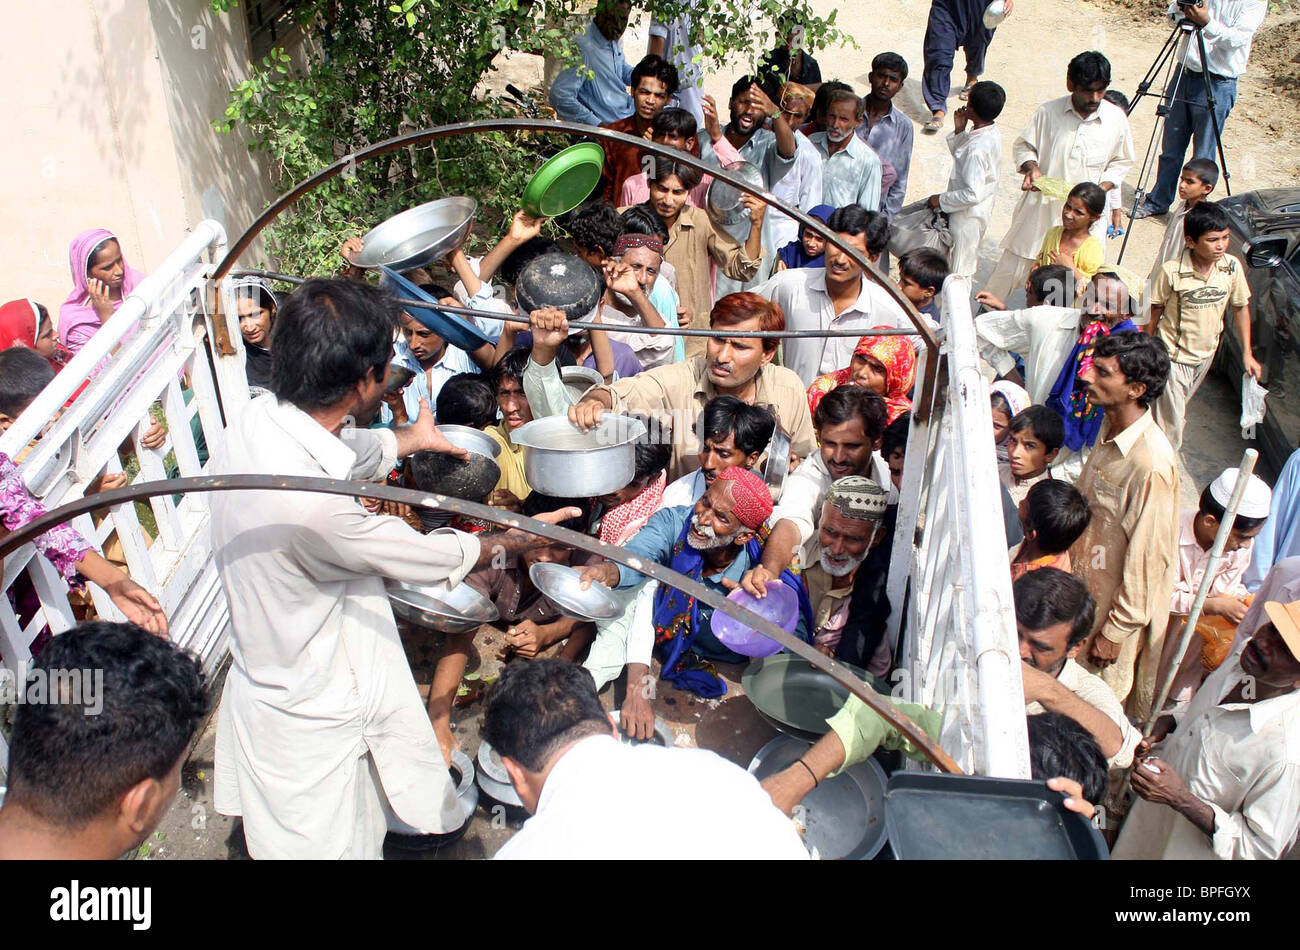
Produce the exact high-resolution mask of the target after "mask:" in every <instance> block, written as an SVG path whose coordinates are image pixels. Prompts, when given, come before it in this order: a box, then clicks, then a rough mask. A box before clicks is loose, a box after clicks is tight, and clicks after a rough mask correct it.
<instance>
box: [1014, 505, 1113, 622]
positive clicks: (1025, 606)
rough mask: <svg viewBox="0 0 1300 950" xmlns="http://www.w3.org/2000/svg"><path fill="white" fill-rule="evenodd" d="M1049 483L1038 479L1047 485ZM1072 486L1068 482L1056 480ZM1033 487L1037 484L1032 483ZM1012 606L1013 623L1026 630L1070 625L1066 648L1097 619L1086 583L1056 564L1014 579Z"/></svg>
mask: <svg viewBox="0 0 1300 950" xmlns="http://www.w3.org/2000/svg"><path fill="white" fill-rule="evenodd" d="M1051 483H1052V482H1051V481H1050V480H1049V481H1045V482H1039V483H1038V484H1039V485H1048V484H1051ZM1056 484H1058V485H1065V486H1066V487H1067V488H1072V489H1073V488H1074V486H1073V485H1070V484H1069V483H1068V482H1056ZM1034 487H1035V488H1037V487H1038V485H1035V486H1034ZM1011 593H1012V599H1013V600H1014V601H1015V607H1016V623H1018V624H1020V626H1022V627H1024V628H1025V629H1026V630H1046V629H1047V628H1048V627H1054V626H1056V625H1057V624H1058V623H1068V624H1069V625H1070V638H1069V640H1068V641H1067V642H1066V646H1067V647H1072V646H1074V645H1075V644H1076V643H1082V642H1083V639H1084V637H1086V636H1087V635H1088V634H1090V633H1091V632H1092V625H1093V623H1094V622H1095V621H1096V619H1097V602H1096V601H1095V600H1093V597H1092V594H1091V593H1090V592H1089V591H1088V585H1087V584H1085V583H1084V582H1083V581H1081V580H1079V578H1077V577H1075V576H1074V575H1073V574H1071V573H1070V572H1069V571H1063V570H1061V569H1060V568H1058V567H1040V568H1039V569H1038V570H1036V571H1030V572H1029V573H1028V574H1024V575H1022V576H1021V577H1019V578H1017V579H1016V582H1015V583H1014V584H1013V585H1011Z"/></svg>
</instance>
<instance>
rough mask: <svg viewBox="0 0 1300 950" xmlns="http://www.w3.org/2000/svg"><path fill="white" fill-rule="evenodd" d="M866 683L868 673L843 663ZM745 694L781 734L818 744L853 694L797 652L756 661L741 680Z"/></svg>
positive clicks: (746, 670) (748, 667) (747, 668)
mask: <svg viewBox="0 0 1300 950" xmlns="http://www.w3.org/2000/svg"><path fill="white" fill-rule="evenodd" d="M841 665H843V666H845V667H848V669H850V670H852V671H853V673H854V674H855V675H856V676H857V677H858V678H859V679H862V680H864V681H868V682H869V680H868V677H867V673H866V671H865V670H860V669H858V668H857V667H856V666H852V665H851V664H848V663H843V664H841ZM741 685H742V686H743V687H744V690H745V695H746V696H748V697H749V701H750V702H752V703H753V704H754V708H755V709H757V710H758V713H759V715H760V716H762V717H763V718H764V719H766V720H767V721H768V722H769V723H770V724H771V725H772V727H773V728H774V729H776V730H777V731H778V732H784V733H785V734H786V735H788V736H794V737H795V738H796V739H805V740H807V741H808V742H816V741H817V740H818V739H820V738H821V737H822V736H823V735H825V733H826V731H827V729H828V728H829V727H828V726H827V725H826V720H827V719H829V718H830V717H831V716H833V715H835V714H836V713H837V712H839V710H840V707H841V706H843V705H844V704H845V703H846V702H848V699H849V691H848V690H847V689H845V688H844V687H843V686H841V685H840V684H839V683H837V682H835V680H833V679H831V677H830V675H829V674H827V673H824V672H822V671H821V670H819V669H817V667H815V666H813V665H812V664H811V663H809V662H808V661H807V660H805V659H804V658H803V657H800V656H796V655H795V654H793V653H778V654H777V655H776V656H769V657H764V658H763V659H761V660H755V661H754V662H753V663H751V664H749V666H747V667H745V672H744V674H743V676H742V677H741Z"/></svg>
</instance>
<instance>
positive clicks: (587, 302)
mask: <svg viewBox="0 0 1300 950" xmlns="http://www.w3.org/2000/svg"><path fill="white" fill-rule="evenodd" d="M604 293H605V277H604V275H603V274H601V273H600V272H599V271H597V270H596V269H595V268H594V267H592V266H591V265H590V264H588V263H587V262H586V261H584V260H583V259H582V258H581V257H578V256H577V255H576V254H566V253H564V252H563V251H548V252H547V253H545V254H543V255H541V256H540V257H535V258H533V259H532V260H531V261H529V262H528V263H527V264H525V265H524V268H523V270H521V271H520V272H519V278H518V279H517V280H516V281H515V302H516V303H518V304H519V311H520V313H525V314H528V313H532V312H533V311H534V310H541V309H542V308H544V307H555V308H556V309H559V310H563V311H564V315H565V317H567V318H568V319H570V320H583V319H586V318H588V317H590V316H591V315H592V314H593V313H594V312H595V310H596V308H597V307H598V306H599V305H600V298H601V296H602V295H603V294H604Z"/></svg>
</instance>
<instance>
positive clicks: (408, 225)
mask: <svg viewBox="0 0 1300 950" xmlns="http://www.w3.org/2000/svg"><path fill="white" fill-rule="evenodd" d="M477 211H478V202H477V201H475V200H474V199H473V198H460V197H454V198H439V199H438V200H437V201H428V202H425V203H424V204H422V205H416V206H415V207H414V208H410V209H408V210H406V211H403V212H402V213H401V214H395V215H393V216H392V217H391V218H389V219H388V220H387V221H385V222H383V223H382V224H380V225H379V226H378V227H376V228H374V229H373V230H371V231H370V233H369V234H367V235H366V236H365V237H364V238H362V248H361V253H360V254H358V255H357V256H356V257H355V258H353V263H355V264H356V265H357V266H358V267H378V266H379V265H381V264H382V265H384V266H385V267H391V268H392V269H393V270H395V271H406V270H411V269H412V268H415V267H425V266H427V265H429V264H432V263H433V262H434V261H437V260H441V259H442V258H444V257H446V256H447V255H448V254H450V253H451V252H452V251H454V250H456V248H458V247H460V246H461V245H462V244H464V243H465V238H466V237H468V236H469V231H470V228H471V227H473V224H474V214H475V212H477Z"/></svg>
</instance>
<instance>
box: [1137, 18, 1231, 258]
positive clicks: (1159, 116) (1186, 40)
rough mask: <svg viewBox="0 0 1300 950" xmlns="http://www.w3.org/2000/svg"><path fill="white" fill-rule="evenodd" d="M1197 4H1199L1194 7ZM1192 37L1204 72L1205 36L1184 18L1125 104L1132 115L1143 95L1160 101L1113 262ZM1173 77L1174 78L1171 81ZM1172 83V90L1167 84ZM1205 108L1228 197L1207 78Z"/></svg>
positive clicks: (1142, 191) (1154, 157) (1154, 161)
mask: <svg viewBox="0 0 1300 950" xmlns="http://www.w3.org/2000/svg"><path fill="white" fill-rule="evenodd" d="M1198 5H1199V4H1198ZM1193 36H1194V37H1196V47H1197V50H1198V51H1199V52H1200V55H1201V69H1202V71H1204V70H1205V69H1206V65H1205V64H1206V56H1205V37H1204V36H1203V35H1201V27H1199V26H1197V25H1196V24H1195V23H1192V22H1191V21H1189V20H1187V19H1180V20H1179V21H1178V22H1177V23H1176V24H1175V25H1174V28H1173V30H1172V32H1170V34H1169V36H1168V38H1167V39H1166V40H1165V44H1164V46H1162V47H1161V48H1160V52H1158V53H1157V54H1156V58H1155V61H1154V62H1153V63H1152V64H1151V68H1150V69H1148V70H1147V74H1146V77H1145V78H1143V80H1142V81H1141V82H1140V83H1138V88H1137V92H1136V93H1135V94H1134V96H1133V101H1132V102H1130V103H1129V107H1128V114H1129V115H1132V114H1133V110H1134V109H1136V108H1137V105H1138V103H1139V102H1141V101H1142V99H1143V97H1145V96H1155V97H1156V98H1158V99H1159V100H1160V105H1158V106H1157V107H1156V121H1155V124H1154V125H1153V126H1152V127H1151V141H1150V142H1148V143H1147V151H1146V155H1145V156H1143V158H1142V170H1141V172H1140V173H1139V174H1138V187H1137V188H1136V189H1135V191H1134V195H1133V207H1132V208H1130V209H1129V212H1128V220H1129V226H1128V230H1127V231H1125V232H1124V243H1123V244H1121V245H1120V248H1119V257H1118V258H1117V260H1116V263H1121V262H1123V260H1124V251H1125V250H1127V249H1128V239H1129V238H1130V237H1131V236H1132V234H1133V216H1134V214H1136V212H1137V209H1138V205H1140V204H1141V203H1142V202H1143V200H1144V199H1145V198H1146V196H1147V191H1146V188H1145V183H1146V180H1147V177H1148V176H1149V175H1150V172H1151V170H1152V166H1153V165H1154V166H1156V167H1157V168H1158V166H1159V156H1160V152H1158V151H1156V143H1157V139H1160V140H1161V148H1163V138H1164V136H1163V135H1162V134H1161V133H1162V132H1163V130H1164V126H1165V123H1166V122H1167V121H1168V116H1169V112H1170V109H1171V108H1172V106H1173V104H1174V102H1176V101H1177V98H1178V90H1179V88H1180V87H1181V86H1182V84H1183V79H1184V78H1185V77H1186V75H1187V70H1186V68H1185V67H1184V65H1183V61H1184V59H1185V58H1186V55H1187V47H1188V45H1189V44H1190V43H1191V41H1192V37H1193ZM1161 73H1163V74H1164V79H1163V81H1162V83H1161V86H1160V89H1161V91H1159V92H1153V91H1152V89H1151V87H1152V86H1153V85H1154V83H1155V80H1156V78H1157V77H1158V76H1160V75H1161ZM1175 77H1177V78H1176V79H1175ZM1171 83H1172V87H1171V85H1170V84H1171ZM1205 109H1206V111H1207V112H1208V113H1209V115H1210V129H1211V131H1212V132H1213V133H1214V147H1215V149H1216V150H1217V153H1218V157H1219V172H1220V174H1221V175H1222V177H1223V189H1224V191H1225V192H1226V193H1227V194H1229V195H1231V194H1232V186H1231V184H1230V182H1231V178H1232V176H1231V175H1229V174H1228V162H1227V159H1226V158H1225V156H1224V152H1223V136H1222V134H1221V132H1220V129H1219V115H1218V113H1217V112H1216V111H1215V101H1214V87H1213V85H1212V84H1211V83H1210V81H1209V78H1208V77H1207V78H1206V80H1205Z"/></svg>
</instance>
